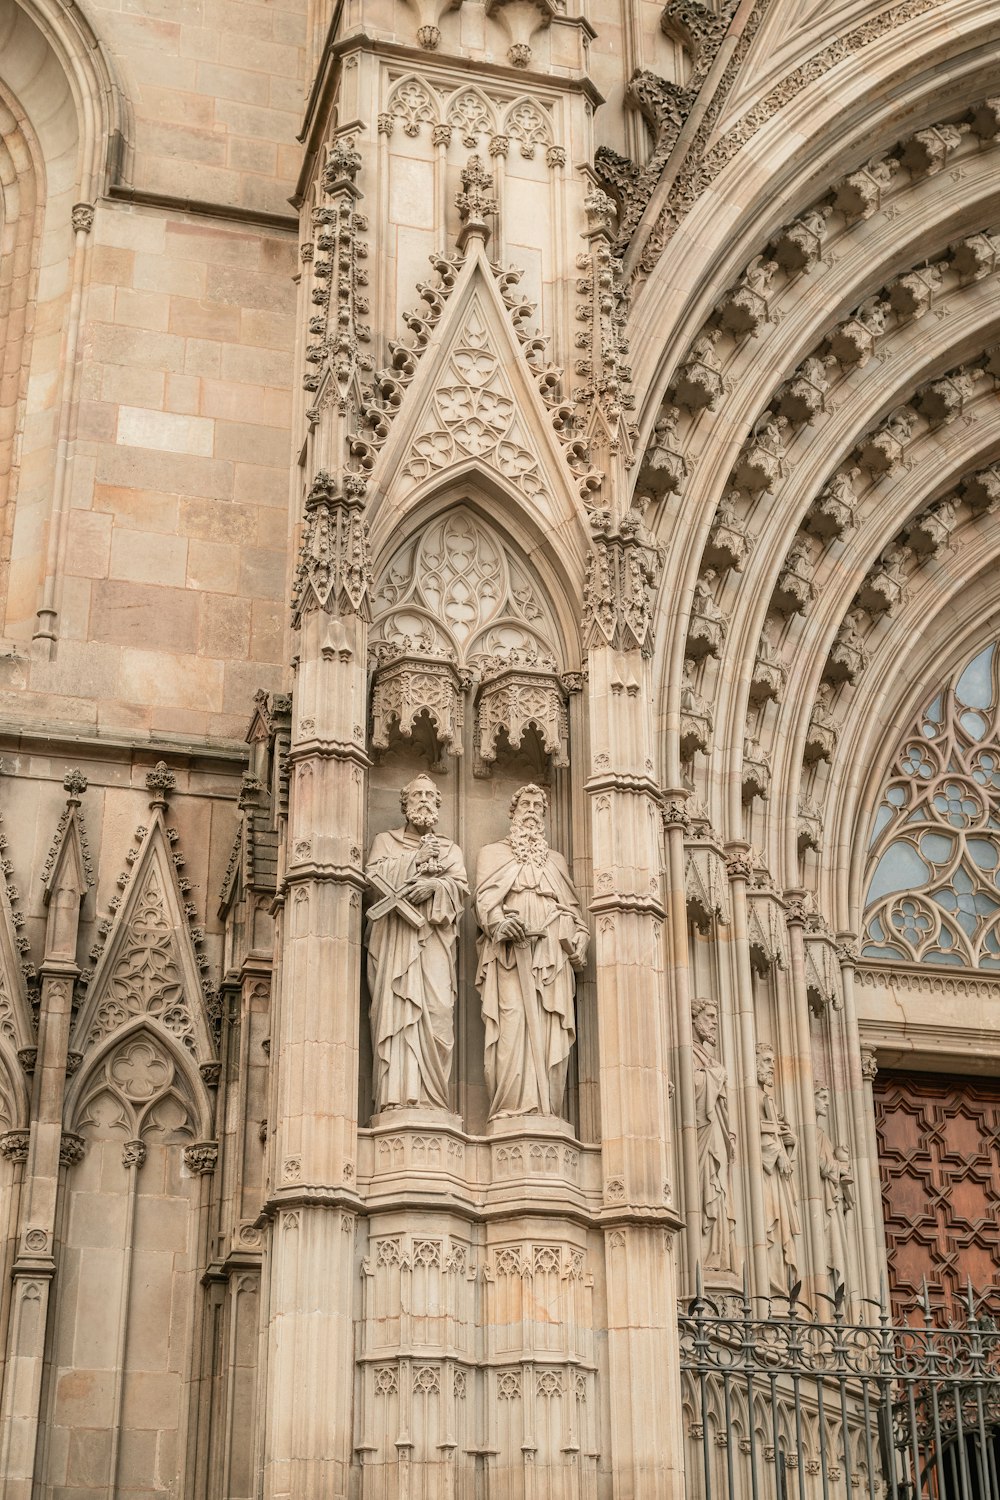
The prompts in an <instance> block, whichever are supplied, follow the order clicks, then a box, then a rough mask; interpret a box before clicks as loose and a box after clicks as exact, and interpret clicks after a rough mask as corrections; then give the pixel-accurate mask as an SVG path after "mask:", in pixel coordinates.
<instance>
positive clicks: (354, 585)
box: [292, 470, 371, 627]
mask: <svg viewBox="0 0 1000 1500" xmlns="http://www.w3.org/2000/svg"><path fill="white" fill-rule="evenodd" d="M363 496H364V481H363V480H362V479H359V478H358V477H357V476H356V475H351V474H348V475H346V476H345V479H344V487H343V491H339V490H338V488H337V485H336V483H335V481H334V480H333V479H332V478H331V476H330V475H329V474H327V473H325V472H324V471H322V470H321V471H320V472H319V473H318V474H317V475H316V478H315V479H314V480H313V483H312V486H311V488H310V490H309V493H308V495H307V496H306V506H305V520H304V522H303V531H302V542H301V546H300V548H299V560H298V565H297V567H296V570H295V580H294V583H293V586H292V624H293V625H294V626H296V627H297V626H299V625H300V624H301V622H302V616H303V615H304V614H309V613H310V612H312V611H313V610H323V611H325V612H326V613H327V614H337V615H353V614H357V615H361V616H362V618H364V619H368V618H369V613H368V611H369V598H368V595H369V589H370V587H371V554H370V550H369V545H368V525H367V522H366V521H365V519H364V516H363V513H362V501H363Z"/></svg>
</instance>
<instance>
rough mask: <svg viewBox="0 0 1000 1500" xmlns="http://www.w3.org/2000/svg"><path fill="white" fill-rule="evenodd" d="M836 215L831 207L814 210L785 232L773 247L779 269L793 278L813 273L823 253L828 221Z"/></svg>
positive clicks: (790, 225)
mask: <svg viewBox="0 0 1000 1500" xmlns="http://www.w3.org/2000/svg"><path fill="white" fill-rule="evenodd" d="M832 213H833V209H832V208H831V207H830V206H829V205H825V206H824V207H823V208H811V209H809V210H808V212H807V213H804V214H803V215H802V217H801V219H796V220H795V222H794V223H792V224H789V225H788V227H787V228H786V229H783V230H782V231H781V233H780V234H779V235H778V236H777V238H776V239H775V241H774V244H773V245H772V247H771V248H772V250H773V252H774V258H775V260H776V261H777V262H778V264H779V266H781V267H782V268H783V269H784V270H786V271H787V272H788V273H789V274H790V275H793V276H794V275H797V274H798V273H799V272H801V271H811V270H812V268H813V266H814V265H815V264H816V262H817V261H818V260H819V258H820V255H821V254H822V253H823V235H824V234H825V233H826V221H827V219H829V218H830V216H831V214H832Z"/></svg>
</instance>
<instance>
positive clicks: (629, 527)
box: [583, 506, 662, 656]
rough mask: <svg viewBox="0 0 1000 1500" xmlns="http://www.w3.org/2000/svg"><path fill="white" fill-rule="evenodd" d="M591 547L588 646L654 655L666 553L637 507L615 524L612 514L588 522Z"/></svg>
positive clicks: (586, 619)
mask: <svg viewBox="0 0 1000 1500" xmlns="http://www.w3.org/2000/svg"><path fill="white" fill-rule="evenodd" d="M590 526H591V532H592V535H593V542H592V545H591V549H590V554H589V557H588V559H587V576H586V580H585V583H584V615H583V623H584V633H585V639H586V641H587V644H588V645H590V646H593V645H607V646H611V647H612V648H613V649H614V650H616V651H633V650H639V651H641V652H642V654H643V656H650V655H652V650H653V629H652V627H653V600H654V597H655V591H656V585H657V583H658V581H659V576H660V568H661V565H662V553H661V551H660V549H659V548H658V547H656V546H655V545H654V544H653V542H652V540H651V538H650V537H649V535H648V533H647V531H646V529H645V527H644V526H643V524H642V511H641V510H640V509H639V508H638V507H636V506H633V508H632V509H631V510H630V511H629V512H628V513H627V514H626V515H624V516H622V517H621V518H620V519H619V520H618V521H617V522H616V521H615V519H614V517H613V515H612V512H611V511H609V510H599V511H594V512H593V513H592V514H591V518H590Z"/></svg>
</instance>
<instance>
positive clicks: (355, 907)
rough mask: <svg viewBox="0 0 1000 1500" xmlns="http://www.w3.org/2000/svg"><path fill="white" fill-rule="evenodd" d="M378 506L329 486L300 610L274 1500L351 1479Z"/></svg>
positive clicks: (354, 485) (347, 485)
mask: <svg viewBox="0 0 1000 1500" xmlns="http://www.w3.org/2000/svg"><path fill="white" fill-rule="evenodd" d="M363 493H364V485H363V481H359V480H357V479H355V478H354V477H353V476H351V475H347V476H345V479H344V481H343V485H338V484H336V483H335V482H334V481H333V480H332V479H331V478H330V476H329V475H326V474H322V473H321V474H319V475H317V476H316V479H315V480H314V482H313V485H312V488H311V490H310V493H309V496H308V498H307V501H306V516H305V522H304V531H303V539H302V546H301V550H300V558H299V565H298V570H297V574H296V580H295V589H294V595H293V624H294V627H295V629H296V633H297V638H298V646H299V651H298V680H297V691H296V694H295V705H294V714H293V722H292V737H291V747H290V753H289V760H290V767H291V784H290V788H289V808H288V831H287V840H286V846H285V863H284V869H283V871H282V872H279V890H281V889H282V887H283V892H284V909H283V915H282V921H281V934H282V936H281V948H282V951H281V964H280V992H279V993H278V995H277V1004H276V1006H275V1010H274V1015H273V1024H272V1031H271V1063H272V1068H273V1069H274V1075H275V1076H274V1081H273V1089H272V1101H273V1105H272V1109H271V1115H272V1120H271V1122H270V1124H269V1131H270V1136H271V1143H270V1144H271V1183H270V1192H269V1197H268V1202H267V1212H268V1214H269V1216H270V1219H271V1246H270V1253H269V1256H268V1266H269V1272H270V1287H269V1347H268V1354H267V1374H266V1398H265V1400H266V1405H265V1418H264V1420H265V1432H266V1439H265V1455H264V1494H265V1496H266V1497H267V1500H284V1497H288V1500H291V1497H293V1496H294V1497H298V1496H303V1495H308V1496H310V1497H315V1500H334V1497H337V1500H340V1497H343V1496H346V1494H347V1489H348V1479H349V1471H350V1464H351V1422H352V1397H353V1312H354V1301H355V1281H356V1278H355V1275H354V1256H353V1250H354V1225H355V1214H354V1210H355V1208H356V1206H357V1202H358V1199H357V1193H356V1162H357V1127H358V1122H357V1072H358V994H359V992H360V983H361V891H362V888H363V873H362V865H363V853H362V850H363V832H364V814H365V769H366V767H367V764H368V762H367V758H366V755H365V748H364V747H365V724H366V712H367V703H366V693H367V647H368V639H367V638H368V619H369V612H368V591H369V586H370V565H369V556H368V536H367V527H366V524H365V521H364V519H363V514H362V498H363ZM303 1392H307V1393H311V1394H310V1396H309V1399H308V1400H303Z"/></svg>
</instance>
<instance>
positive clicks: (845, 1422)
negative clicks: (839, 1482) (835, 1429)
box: [837, 1369, 854, 1500]
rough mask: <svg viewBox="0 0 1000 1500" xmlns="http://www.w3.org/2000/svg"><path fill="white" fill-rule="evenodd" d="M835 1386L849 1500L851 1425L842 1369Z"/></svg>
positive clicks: (844, 1376) (848, 1499)
mask: <svg viewBox="0 0 1000 1500" xmlns="http://www.w3.org/2000/svg"><path fill="white" fill-rule="evenodd" d="M837 1384H838V1386H839V1387H840V1425H841V1429H842V1430H841V1442H842V1443H843V1445H844V1493H845V1495H846V1496H847V1500H851V1495H852V1493H853V1488H854V1487H853V1484H852V1481H851V1424H850V1419H849V1417H848V1413H847V1377H846V1375H845V1374H844V1372H843V1370H842V1369H841V1370H839V1371H838V1373H837Z"/></svg>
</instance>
